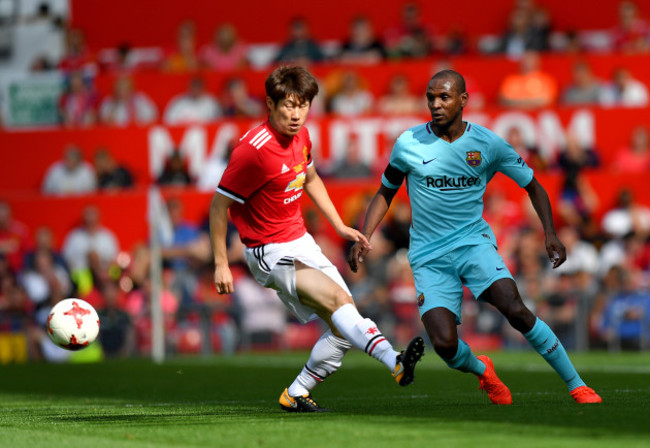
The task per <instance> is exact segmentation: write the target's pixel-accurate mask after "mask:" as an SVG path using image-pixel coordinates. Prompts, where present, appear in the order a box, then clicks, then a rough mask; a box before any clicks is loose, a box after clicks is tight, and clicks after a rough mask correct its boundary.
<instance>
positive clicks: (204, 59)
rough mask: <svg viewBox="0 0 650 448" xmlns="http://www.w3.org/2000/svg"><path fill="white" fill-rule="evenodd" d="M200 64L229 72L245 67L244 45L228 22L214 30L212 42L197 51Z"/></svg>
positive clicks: (218, 70)
mask: <svg viewBox="0 0 650 448" xmlns="http://www.w3.org/2000/svg"><path fill="white" fill-rule="evenodd" d="M199 60H200V62H201V65H202V66H203V67H205V68H208V69H210V70H215V71H217V72H229V71H233V70H238V69H242V68H245V67H246V65H247V60H246V45H244V44H243V43H242V42H241V41H240V40H239V36H237V30H236V29H235V27H234V26H233V25H232V24H230V23H224V24H222V25H221V26H219V27H218V28H217V30H216V31H215V32H214V37H213V38H212V42H211V43H209V44H208V45H205V46H204V47H202V48H201V50H200V51H199Z"/></svg>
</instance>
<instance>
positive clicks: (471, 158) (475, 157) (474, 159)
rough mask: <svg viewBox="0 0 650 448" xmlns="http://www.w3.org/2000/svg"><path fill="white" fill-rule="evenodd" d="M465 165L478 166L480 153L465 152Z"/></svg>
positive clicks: (480, 160)
mask: <svg viewBox="0 0 650 448" xmlns="http://www.w3.org/2000/svg"><path fill="white" fill-rule="evenodd" d="M465 160H467V164H468V165H469V166H479V165H480V164H481V162H482V161H483V159H481V151H467V159H465Z"/></svg>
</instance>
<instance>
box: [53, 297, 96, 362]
mask: <svg viewBox="0 0 650 448" xmlns="http://www.w3.org/2000/svg"><path fill="white" fill-rule="evenodd" d="M47 334H48V336H50V339H52V341H53V342H54V343H55V344H56V345H58V346H59V347H62V348H65V349H66V350H81V349H83V348H86V347H88V346H89V345H90V344H92V343H93V342H94V341H95V339H97V335H98V334H99V316H97V311H95V308H93V307H92V305H90V303H88V302H86V301H84V300H81V299H65V300H62V301H60V302H59V303H57V304H56V305H54V307H53V308H52V310H51V311H50V315H49V316H48V318H47Z"/></svg>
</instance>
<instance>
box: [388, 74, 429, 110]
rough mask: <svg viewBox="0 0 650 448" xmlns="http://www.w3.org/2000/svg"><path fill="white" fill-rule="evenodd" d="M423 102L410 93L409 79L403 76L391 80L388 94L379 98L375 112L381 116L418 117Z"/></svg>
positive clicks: (396, 76)
mask: <svg viewBox="0 0 650 448" xmlns="http://www.w3.org/2000/svg"><path fill="white" fill-rule="evenodd" d="M423 102H424V100H423V99H422V98H421V97H418V96H415V95H413V94H412V93H411V86H410V84H409V79H408V78H407V77H406V76H405V75H404V74H401V73H400V74H398V75H395V76H393V77H392V78H391V80H390V83H389V84H388V92H387V93H386V95H384V96H382V97H381V98H379V101H378V102H377V112H379V113H380V114H382V115H419V114H420V113H421V109H422V103H423Z"/></svg>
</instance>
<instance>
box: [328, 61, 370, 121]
mask: <svg viewBox="0 0 650 448" xmlns="http://www.w3.org/2000/svg"><path fill="white" fill-rule="evenodd" d="M373 102H374V98H373V96H372V93H370V91H369V90H366V89H365V88H364V87H363V85H362V80H361V78H360V77H359V75H358V74H357V73H356V72H354V71H347V72H345V73H344V74H343V77H342V79H341V87H340V89H339V90H338V91H337V92H336V93H335V94H334V95H333V96H332V101H331V103H330V109H331V112H332V113H333V114H336V115H342V116H346V117H354V116H358V115H363V114H368V113H370V112H371V111H372V106H373Z"/></svg>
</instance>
